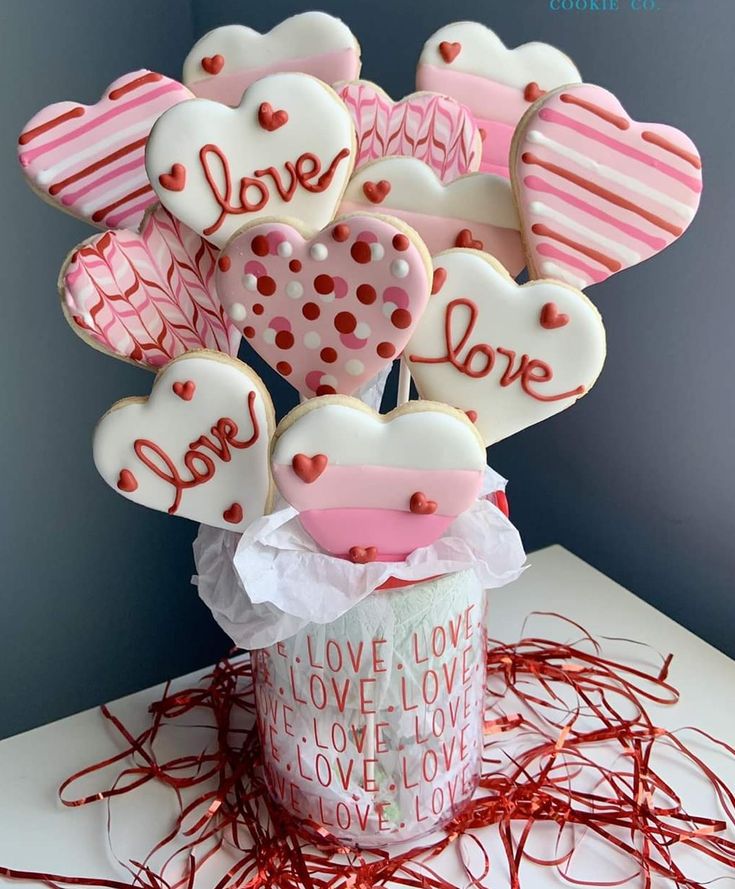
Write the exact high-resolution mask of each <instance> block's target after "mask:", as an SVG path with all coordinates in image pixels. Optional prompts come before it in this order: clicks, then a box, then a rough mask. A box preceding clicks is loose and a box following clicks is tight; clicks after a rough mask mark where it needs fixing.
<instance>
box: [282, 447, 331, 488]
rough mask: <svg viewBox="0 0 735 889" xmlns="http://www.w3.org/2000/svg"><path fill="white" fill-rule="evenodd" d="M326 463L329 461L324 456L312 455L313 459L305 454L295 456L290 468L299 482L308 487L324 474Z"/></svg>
mask: <svg viewBox="0 0 735 889" xmlns="http://www.w3.org/2000/svg"><path fill="white" fill-rule="evenodd" d="M328 462H329V460H328V458H327V457H326V456H325V455H324V454H314V456H313V457H307V456H306V454H296V455H295V456H294V458H293V460H292V461H291V466H292V467H293V471H294V472H295V473H296V475H298V477H299V478H300V479H301V481H302V482H304V483H305V484H307V485H310V484H311V483H312V482H315V481H316V480H317V479H318V478H319V476H320V475H321V474H322V473H323V472H324V470H325V469H326V468H327V463H328Z"/></svg>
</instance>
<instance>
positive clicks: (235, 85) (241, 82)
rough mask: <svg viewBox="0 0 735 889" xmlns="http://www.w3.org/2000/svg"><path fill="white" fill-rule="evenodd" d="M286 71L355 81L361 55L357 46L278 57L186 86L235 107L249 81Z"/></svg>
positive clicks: (324, 79)
mask: <svg viewBox="0 0 735 889" xmlns="http://www.w3.org/2000/svg"><path fill="white" fill-rule="evenodd" d="M287 71H303V72H304V73H305V74H311V75H312V76H313V77H318V78H319V80H323V81H324V82H325V83H337V82H338V81H340V80H354V79H355V78H356V77H357V76H358V74H359V73H360V56H359V54H358V52H357V50H356V49H354V48H352V47H350V48H349V49H341V50H336V51H334V52H325V53H320V54H319V55H314V56H306V57H304V58H300V59H280V60H279V61H278V62H276V63H275V64H273V65H266V66H264V67H262V68H246V69H244V70H240V71H233V72H232V73H230V74H227V73H225V72H224V71H223V72H222V73H220V74H216V75H214V76H210V77H203V78H202V79H201V80H195V81H194V82H193V83H190V84H188V86H189V89H191V91H192V92H193V93H194V95H195V96H198V97H199V98H201V99H214V100H215V101H216V102H224V104H225V105H233V106H234V105H239V104H240V99H241V98H242V94H243V93H244V92H245V90H246V89H247V88H248V87H249V86H250V84H251V83H254V82H255V81H256V80H260V78H261V77H266V76H267V75H268V74H279V73H281V72H287ZM202 73H204V72H202Z"/></svg>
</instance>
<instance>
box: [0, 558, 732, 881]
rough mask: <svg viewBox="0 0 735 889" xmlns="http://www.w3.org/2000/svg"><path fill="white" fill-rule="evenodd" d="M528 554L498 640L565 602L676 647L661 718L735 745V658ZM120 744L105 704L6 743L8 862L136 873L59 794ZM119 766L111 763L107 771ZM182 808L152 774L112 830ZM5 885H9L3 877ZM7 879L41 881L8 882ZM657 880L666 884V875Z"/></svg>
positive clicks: (150, 832)
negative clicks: (672, 698) (676, 693)
mask: <svg viewBox="0 0 735 889" xmlns="http://www.w3.org/2000/svg"><path fill="white" fill-rule="evenodd" d="M529 562H530V567H529V569H528V570H527V571H526V572H525V574H524V575H523V576H522V577H521V578H520V579H519V580H518V581H516V582H515V583H514V584H513V585H512V587H508V588H506V589H505V590H498V591H496V592H494V593H492V594H491V605H490V612H489V628H490V635H491V637H493V638H496V639H501V640H503V641H515V640H517V639H519V638H520V633H521V629H522V625H523V621H524V619H525V618H526V616H527V615H528V614H529V613H530V612H532V611H554V612H558V613H560V614H563V615H565V616H566V617H569V618H572V619H573V620H575V621H577V622H579V623H580V624H582V625H583V626H585V627H586V628H587V629H588V630H590V631H591V632H592V633H593V634H597V635H605V636H614V637H622V638H628V639H637V640H640V641H645V642H647V643H649V644H650V645H651V646H652V648H653V649H656V650H658V651H660V652H662V653H664V654H666V653H668V652H673V653H674V661H673V664H672V667H671V672H670V681H671V682H672V684H673V685H675V686H676V687H678V688H679V689H680V691H681V701H680V702H679V704H677V705H676V706H675V707H669V708H666V707H656V706H653V705H651V707H650V712H651V715H652V718H653V719H654V721H655V722H656V723H657V724H659V725H662V726H664V727H666V728H670V729H672V728H677V727H679V726H684V725H696V726H698V727H700V728H702V729H705V730H706V731H708V732H710V733H711V734H713V735H715V736H716V737H719V738H723V739H725V740H728V741H730V742H731V743H732V742H733V740H735V662H733V661H732V660H730V659H729V658H727V657H726V656H725V655H723V654H721V653H720V652H718V651H717V650H715V649H714V648H712V647H711V646H710V645H708V644H707V643H705V642H703V641H702V640H701V639H698V638H697V637H696V636H694V635H692V634H691V633H690V632H689V631H687V630H685V629H684V628H683V627H681V626H679V625H678V624H676V623H674V621H672V620H670V619H669V618H667V617H665V616H664V615H662V614H661V613H660V612H658V611H656V610H655V609H654V608H652V607H651V606H650V605H647V604H646V603H644V602H642V601H641V600H640V599H638V598H637V597H636V596H634V595H633V594H632V593H630V592H628V591H627V590H625V589H624V588H623V587H621V586H619V585H618V584H616V583H614V582H613V581H611V580H609V579H608V578H606V577H605V576H604V575H602V574H600V573H599V572H598V571H596V570H595V569H593V568H591V567H590V566H589V565H587V564H585V563H584V562H582V561H581V560H580V559H578V558H577V557H576V556H573V555H572V554H571V553H569V552H568V551H566V550H564V549H563V548H562V547H559V546H552V547H549V548H548V549H545V550H541V551H539V552H537V553H534V554H532V555H531V557H530V558H529ZM535 620H536V621H541V620H542V619H541V618H536V619H535ZM552 626H553V624H552V623H550V622H549V621H546V622H544V623H536V624H531V625H529V627H528V629H529V630H540V629H543V631H544V632H545V633H548V632H549V631H551V629H552ZM573 635H578V634H572V633H571V632H570V631H569V629H566V630H565V629H564V628H563V627H561V626H560V625H557V627H556V632H555V638H558V639H559V640H560V641H561V640H562V639H571V638H572V637H573ZM616 645H617V644H616V643H614V642H610V643H605V653H606V654H607V655H609V656H612V657H615V656H616V655H617V656H620V657H622V654H621V652H622V649H620V648H617V647H616ZM625 657H626V659H627V660H628V661H629V660H630V648H626V649H625ZM639 658H640V661H639V662H643V663H649V664H653V663H654V662H655V657H654V656H653V655H652V654H651V653H650V652H649V651H648V650H647V649H641V652H640V655H639ZM199 675H201V671H200V672H199V673H198V674H192V676H189V677H182V679H181V680H180V682H181V683H191V682H192V680H196V678H198V676H199ZM177 684H178V683H177ZM160 693H161V687H160V686H159V687H156V688H152V689H148V690H146V691H142V692H139V693H137V694H135V695H131V696H129V697H127V698H123V699H121V700H120V701H117V702H115V703H114V704H112V705H111V709H112V711H113V712H114V713H115V714H116V715H118V716H119V717H120V718H121V720H122V721H123V723H125V724H126V726H128V727H129V728H130V729H131V730H133V731H134V732H137V731H140V730H142V729H143V728H144V727H145V726H146V725H147V723H148V714H147V712H146V711H147V706H148V704H149V703H151V702H152V701H154V700H156V698H157V697H159V696H160ZM196 731H197V730H193V729H187V730H186V731H183V732H180V733H179V734H178V735H176V734H175V733H173V732H171V733H169V734H168V735H167V736H166V739H165V743H166V745H167V751H166V752H167V753H169V752H170V753H171V755H172V756H173V755H176V754H175V751H176V750H177V745H178V750H179V752H180V753H181V754H183V753H191V752H194V751H195V750H199V749H203V747H204V746H205V742H206V734H203V736H202V743H201V744H199V739H198V738H196V737H192V736H193V735H195V734H196ZM169 748H170V749H169ZM118 750H119V747H118V743H117V739H116V738H115V737H114V736H113V735H112V734H111V733H110V732H109V730H108V729H107V728H106V726H105V723H104V721H103V719H102V718H101V716H100V715H99V712H98V711H97V710H90V711H87V712H84V713H80V714H78V715H77V716H72V717H69V718H67V719H64V720H61V721H60V722H56V723H53V724H51V725H47V726H43V727H42V728H38V729H35V730H34V731H31V732H27V733H26V734H23V735H18V736H16V737H14V738H10V739H8V740H6V741H2V742H0V867H9V868H14V869H18V870H33V871H41V872H46V871H48V872H53V873H56V874H67V875H74V876H78V875H84V876H87V877H97V878H103V877H106V878H117V879H122V880H124V879H125V876H126V875H125V873H124V871H123V870H122V869H121V868H120V866H119V865H118V864H117V863H116V861H115V857H114V856H113V854H112V853H111V850H110V848H109V846H108V834H107V824H106V809H105V806H104V804H99V805H90V806H84V807H81V808H77V809H69V808H65V807H64V806H62V805H61V803H59V801H58V799H57V796H56V793H57V788H58V785H59V784H60V782H61V781H62V780H63V779H64V778H66V777H67V776H69V775H70V774H72V773H74V772H76V771H77V770H79V769H81V768H83V767H84V766H87V765H90V764H91V763H93V762H96V761H99V760H102V759H104V758H106V757H108V756H111V755H113V754H114V753H116V752H117V751H118ZM714 764H715V765H716V767H717V769H718V771H719V772H720V774H722V775H723V777H725V778H728V779H729V783H730V785H731V786H732V785H735V764H734V763H733V762H732V761H728V760H727V759H726V758H725V757H724V756H720V757H719V758H717V759H715V760H714ZM665 765H666V766H669V764H665ZM661 770H662V772H663V774H664V776H665V777H666V778H667V779H669V780H670V781H671V782H672V783H673V784H674V786H675V787H677V788H678V789H680V790H681V791H682V792H684V795H685V799H686V803H687V807H688V809H689V810H690V811H696V812H697V813H698V814H701V815H708V816H712V817H714V816H719V815H720V812H719V810H718V808H717V803H716V801H715V800H714V799H713V798H712V794H711V792H709V791H708V790H707V788H706V787H702V786H700V785H699V784H698V783H697V782H696V780H695V778H694V777H693V775H692V773H691V772H690V771H689V770H686V769H684V768H681V767H679V766H677V765H670V767H668V770H667V768H664V767H662V769H661ZM113 775H114V773H113V772H110V773H109V774H108V779H109V778H110V777H111V776H113ZM94 781H95V783H94V784H93V785H92V784H89V785H87V786H85V785H84V784H82V785H79V786H77V787H76V788H75V793H76V792H77V791H78V795H82V793H85V792H91V790H96V789H99V788H100V786H101V785H100V779H99V777H97V778H95V779H94ZM175 811H176V809H175V802H174V800H173V799H172V796H171V793H170V792H169V791H167V790H166V789H164V788H163V787H161V786H156V785H155V784H154V783H153V782H151V783H150V784H148V785H146V786H145V787H143V788H141V789H139V790H136V791H134V792H133V793H131V794H128V795H126V796H123V797H120V798H119V799H117V800H115V802H114V803H113V809H112V812H113V823H112V837H113V840H114V843H115V850H114V851H115V853H116V855H117V856H118V858H120V859H123V860H126V861H127V860H130V859H140V858H141V856H143V855H144V854H145V853H146V852H148V850H149V849H150V847H151V846H152V845H153V843H154V842H155V841H156V840H157V839H159V838H160V837H162V836H164V834H165V833H166V832H167V831H168V829H169V828H170V826H171V818H172V817H173V815H174V814H175ZM487 843H488V846H489V847H490V849H491V851H492V858H493V870H492V875H491V877H490V880H489V881H488V883H487V885H488V886H492V887H493V889H504V887H505V886H506V885H507V881H506V878H505V877H504V873H505V864H504V861H505V859H504V854H503V852H502V849H501V847H500V845H499V843H498V842H497V837H493V836H490V835H488V838H487ZM536 848H537V849H538V846H537V847H536ZM546 851H548V850H546ZM599 853H600V846H599V845H596V844H595V843H590V845H589V851H588V852H586V853H585V851H584V848H583V851H582V856H584V855H585V854H586V855H587V858H588V859H589V861H588V862H587V861H586V860H585V858H584V857H582V856H580V860H579V861H578V862H577V870H576V871H575V872H576V873H577V874H580V875H584V876H586V877H587V878H589V879H596V880H600V881H602V880H611V879H616V878H620V877H621V876H623V875H624V874H625V873H629V872H630V870H631V867H630V864H628V866H627V868H626V869H625V870H620V868H621V866H622V865H621V862H620V860H617V861H612V860H610V861H607V860H603V859H602V858H601V857H600V855H599ZM456 855H457V852H456V850H455V848H454V847H451V848H450V850H449V851H448V852H446V853H445V854H444V855H443V856H442V857H441V858H440V859H439V860H438V862H433V863H432V866H436V865H437V863H438V866H437V867H436V869H437V870H438V871H440V872H441V873H443V874H444V875H445V876H448V877H451V879H452V880H453V881H455V882H456V885H457V886H465V885H466V883H467V881H466V879H464V878H462V877H461V871H460V870H459V868H458V864H457V857H456ZM585 865H588V869H585ZM722 870H723V868H722V866H721V865H720V866H719V867H718V866H711V865H703V864H702V863H700V862H696V863H695V871H694V873H695V875H696V877H697V878H699V879H701V880H705V879H707V878H708V877H709V878H712V877H716V876H722ZM212 873H213V872H212ZM219 874H221V871H218V875H219ZM521 876H522V886H523V889H541V887H552V886H559V885H562V883H561V881H560V878H559V877H558V876H556V875H555V873H554V872H553V871H552V870H550V869H542V868H536V867H533V866H531V865H524V868H523V870H522V871H521ZM214 882H215V880H214V879H212V874H211V873H209V872H208V871H207V870H206V869H205V870H204V871H202V874H201V879H200V880H199V881H198V882H197V887H201V889H208V887H211V885H213V884H214ZM0 885H6V881H5V880H3V878H2V877H0ZM7 885H13V886H16V887H19V886H26V885H28V886H30V885H33V884H26V883H20V882H18V881H7ZM36 885H37V884H36ZM654 885H656V886H657V887H658V886H664V885H667V884H665V883H663V882H662V881H659V883H657V884H654Z"/></svg>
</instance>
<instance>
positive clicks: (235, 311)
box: [227, 303, 248, 321]
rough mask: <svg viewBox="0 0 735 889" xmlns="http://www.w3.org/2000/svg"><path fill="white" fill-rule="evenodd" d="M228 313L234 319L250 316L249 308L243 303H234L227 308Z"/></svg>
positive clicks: (240, 319)
mask: <svg viewBox="0 0 735 889" xmlns="http://www.w3.org/2000/svg"><path fill="white" fill-rule="evenodd" d="M227 314H228V315H229V316H230V318H232V320H233V321H244V320H245V319H246V318H247V317H248V310H247V309H246V308H245V306H244V305H243V304H242V303H233V304H232V305H231V306H230V308H229V309H228V310H227Z"/></svg>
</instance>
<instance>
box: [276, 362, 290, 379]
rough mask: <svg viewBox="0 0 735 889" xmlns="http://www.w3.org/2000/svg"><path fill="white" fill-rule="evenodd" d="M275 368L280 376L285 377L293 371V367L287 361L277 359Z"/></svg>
mask: <svg viewBox="0 0 735 889" xmlns="http://www.w3.org/2000/svg"><path fill="white" fill-rule="evenodd" d="M276 370H277V371H278V373H279V374H281V376H284V377H287V376H288V375H289V374H290V373H291V372H292V371H293V368H292V367H291V365H290V364H289V363H288V361H279V362H278V364H277V365H276Z"/></svg>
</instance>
